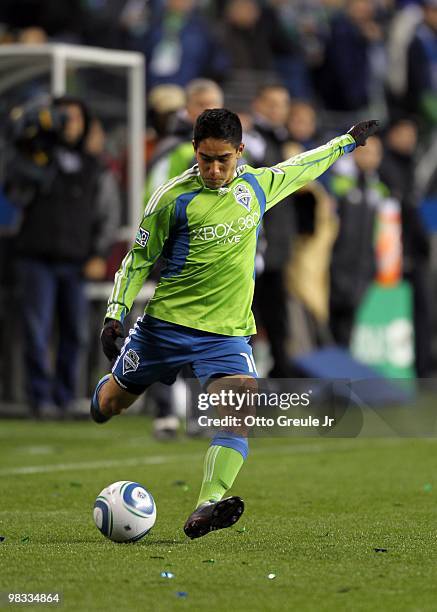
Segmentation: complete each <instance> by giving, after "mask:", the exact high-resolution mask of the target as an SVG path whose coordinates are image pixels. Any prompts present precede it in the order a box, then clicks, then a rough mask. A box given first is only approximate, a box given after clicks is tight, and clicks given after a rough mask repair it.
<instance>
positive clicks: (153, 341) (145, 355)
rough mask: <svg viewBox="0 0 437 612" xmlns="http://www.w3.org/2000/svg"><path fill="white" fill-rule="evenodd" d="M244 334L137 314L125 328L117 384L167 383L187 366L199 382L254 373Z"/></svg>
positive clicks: (131, 388)
mask: <svg viewBox="0 0 437 612" xmlns="http://www.w3.org/2000/svg"><path fill="white" fill-rule="evenodd" d="M249 340H250V337H249V336H246V337H244V336H222V335H220V334H212V333H209V332H205V331H201V330H199V329H192V328H191V327H183V326H182V325H176V324H175V323H168V322H167V321H162V320H160V319H155V318H154V317H151V316H149V315H147V314H146V315H144V316H143V317H142V318H139V319H138V320H137V322H136V323H135V325H134V327H133V328H132V329H131V330H130V331H129V336H128V337H127V338H126V340H125V342H124V345H123V347H122V349H121V352H120V355H119V356H118V358H117V360H116V362H115V364H114V367H113V368H112V373H113V376H114V378H115V380H116V382H117V383H118V384H119V385H120V387H121V388H122V389H125V390H126V391H128V392H129V393H134V394H136V395H140V394H141V393H143V391H144V390H145V389H147V387H149V386H150V385H151V384H153V383H154V382H158V381H160V382H163V383H165V384H167V385H171V384H172V383H173V382H174V381H175V380H176V376H177V374H178V372H179V370H181V368H182V367H183V366H184V365H190V366H191V368H192V370H193V372H194V375H195V376H196V378H197V379H198V380H199V382H200V384H201V385H202V386H205V385H206V384H207V383H208V381H209V379H211V378H216V377H218V376H220V375H223V376H226V375H230V374H246V375H249V376H252V377H254V378H257V377H258V373H257V371H256V366H255V361H254V358H253V354H252V347H251V346H250V344H249Z"/></svg>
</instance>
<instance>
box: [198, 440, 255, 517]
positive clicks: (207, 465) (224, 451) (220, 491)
mask: <svg viewBox="0 0 437 612" xmlns="http://www.w3.org/2000/svg"><path fill="white" fill-rule="evenodd" d="M243 463H244V459H243V457H242V455H241V453H239V452H238V451H236V450H234V449H233V448H228V447H226V446H218V445H215V446H210V447H209V448H208V450H207V452H206V455H205V461H204V464H203V481H202V488H201V489H200V494H199V499H198V501H197V506H196V507H198V506H200V504H203V503H205V502H207V501H219V500H220V499H221V498H222V497H223V495H224V494H225V493H226V491H227V490H228V489H230V488H231V487H232V485H233V483H234V480H235V478H236V476H237V474H238V472H239V471H240V469H241V466H242V465H243Z"/></svg>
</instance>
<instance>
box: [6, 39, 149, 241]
mask: <svg viewBox="0 0 437 612" xmlns="http://www.w3.org/2000/svg"><path fill="white" fill-rule="evenodd" d="M36 58H38V59H37V60H36ZM84 66H87V67H92V66H104V67H109V68H111V67H117V68H124V69H126V71H127V82H128V91H127V132H128V156H129V166H128V198H127V206H128V209H127V226H125V227H124V228H122V231H121V235H120V238H122V239H125V240H127V241H131V240H132V238H133V236H134V235H135V232H136V229H137V226H138V222H139V219H140V216H141V213H142V209H143V204H142V198H143V188H144V140H143V139H144V125H145V86H144V57H143V55H142V54H141V53H136V52H132V51H113V50H111V49H100V48H97V47H87V46H83V45H68V44H62V43H49V44H43V45H21V44H12V45H0V67H6V68H7V77H6V79H4V78H3V77H2V87H1V89H4V88H5V87H6V86H9V87H12V86H13V85H14V84H15V83H16V84H20V83H23V82H26V81H27V80H30V79H32V78H33V77H35V76H39V75H41V74H42V73H46V72H47V71H49V72H50V87H51V92H50V93H51V94H52V95H54V96H62V95H64V94H66V93H67V71H68V69H70V68H78V67H84ZM3 74H4V73H3ZM0 93H1V91H0Z"/></svg>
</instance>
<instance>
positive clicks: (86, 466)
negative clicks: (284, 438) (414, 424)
mask: <svg viewBox="0 0 437 612" xmlns="http://www.w3.org/2000/svg"><path fill="white" fill-rule="evenodd" d="M426 440H427V441H429V439H426ZM402 441H403V439H399V438H384V439H381V440H378V441H377V444H375V445H376V446H378V447H381V446H387V445H393V444H399V443H402ZM374 442H376V440H374ZM360 447H361V445H360V444H359V445H358V447H357V441H356V440H355V439H353V440H336V441H335V443H333V444H332V445H330V446H327V445H325V444H317V443H311V444H296V445H294V446H292V445H281V446H277V447H270V446H269V447H267V448H259V449H256V450H255V451H254V452H253V455H254V456H255V457H256V456H257V455H258V454H270V455H276V454H289V455H297V454H301V453H303V454H305V453H308V454H312V453H332V452H338V451H340V452H344V451H352V450H359V449H360ZM204 456H205V453H204V452H199V453H191V454H186V455H184V454H182V455H180V454H178V455H151V456H150V457H133V458H131V459H104V460H101V461H81V462H77V463H52V464H49V465H28V466H22V467H12V468H3V469H0V476H20V475H27V474H49V473H52V472H76V471H81V470H84V471H86V470H97V469H104V468H117V467H135V466H139V465H159V464H162V463H171V462H173V461H176V462H177V461H181V460H183V459H185V458H186V459H190V460H191V459H194V460H196V459H202V458H203V457H204Z"/></svg>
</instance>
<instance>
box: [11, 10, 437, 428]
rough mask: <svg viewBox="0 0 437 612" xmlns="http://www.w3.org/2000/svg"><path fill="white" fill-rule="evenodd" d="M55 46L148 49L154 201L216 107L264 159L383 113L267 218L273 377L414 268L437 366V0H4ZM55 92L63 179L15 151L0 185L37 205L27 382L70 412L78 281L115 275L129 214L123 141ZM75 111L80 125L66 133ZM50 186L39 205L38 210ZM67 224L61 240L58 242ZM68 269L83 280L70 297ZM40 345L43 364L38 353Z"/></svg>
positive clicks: (346, 340) (264, 328) (25, 257)
mask: <svg viewBox="0 0 437 612" xmlns="http://www.w3.org/2000/svg"><path fill="white" fill-rule="evenodd" d="M44 42H67V43H74V44H84V45H93V46H101V47H106V48H110V49H125V50H135V51H140V52H142V53H144V55H145V60H146V93H145V95H146V98H147V121H146V125H147V129H146V134H145V138H144V151H145V159H146V176H147V178H146V184H145V197H146V198H147V197H148V196H150V194H151V193H152V192H153V191H154V189H156V188H157V187H158V186H159V185H161V184H162V183H163V182H164V181H166V180H168V179H170V178H172V177H173V176H176V175H177V174H179V173H180V172H182V171H184V170H185V169H187V168H188V167H190V166H191V165H192V164H193V163H194V156H193V149H192V145H191V133H192V127H193V123H194V121H195V120H196V118H197V116H198V115H199V114H200V113H201V112H202V111H203V110H204V109H205V108H213V107H220V106H223V105H225V106H227V107H229V108H231V109H232V110H234V111H236V112H238V113H239V115H240V117H241V119H242V122H243V127H244V142H245V143H246V149H245V158H244V160H243V163H249V164H251V165H252V166H255V167H258V166H265V165H267V166H271V165H274V164H276V163H278V162H280V161H282V160H284V159H287V158H288V157H291V156H292V155H294V154H297V153H299V152H301V151H304V150H308V149H311V148H314V147H315V146H318V145H320V144H323V143H324V142H326V141H327V140H328V139H329V138H330V137H332V136H334V135H338V134H341V133H344V132H345V131H346V130H347V129H349V128H350V127H351V126H352V125H353V124H354V123H355V122H357V121H359V120H361V119H365V118H378V119H380V120H381V124H382V129H381V132H380V133H379V134H378V135H377V136H375V137H372V138H371V139H370V140H369V143H368V145H367V146H366V147H364V148H360V149H358V150H356V151H355V152H354V154H353V155H351V156H348V157H346V158H344V159H342V160H340V162H339V163H337V164H336V165H335V166H334V167H333V169H331V171H329V172H328V173H326V174H325V175H324V176H323V177H321V179H320V180H319V181H317V182H315V183H313V184H311V185H309V186H308V187H307V188H305V189H303V190H300V191H299V192H297V193H296V194H294V195H293V196H291V197H289V198H287V200H288V202H287V204H286V205H284V204H283V205H281V206H278V207H275V208H274V209H273V210H272V211H271V212H270V213H269V215H267V216H266V218H265V223H264V227H263V232H262V234H261V239H260V246H259V253H258V257H257V273H258V280H257V287H256V294H255V300H254V309H255V314H256V317H257V321H258V327H259V329H260V337H261V338H265V339H266V340H267V341H268V346H269V353H270V363H269V368H268V373H269V375H270V376H273V377H287V376H292V375H293V374H294V370H293V367H292V365H291V358H292V357H293V356H294V355H296V354H300V353H303V352H306V351H309V350H312V349H314V348H317V347H323V346H326V345H330V344H333V343H335V344H337V345H339V346H343V347H348V346H349V345H350V342H351V337H352V334H353V325H354V319H355V316H356V313H357V310H358V309H359V307H360V304H361V302H362V300H363V298H364V296H365V294H366V291H367V290H368V288H369V286H370V285H371V284H372V283H373V282H375V281H377V282H379V283H380V284H381V286H392V285H394V284H396V283H398V282H400V281H401V280H402V279H407V280H408V281H409V282H410V283H411V287H412V295H413V321H414V344H415V347H414V348H415V351H414V354H415V361H414V367H415V373H416V374H417V375H418V376H420V377H426V376H429V375H430V374H431V373H432V372H433V369H434V366H433V356H432V353H433V350H432V348H433V347H432V341H433V333H432V332H431V330H432V329H433V324H434V322H433V312H432V308H431V304H432V281H431V275H430V252H431V247H430V245H431V234H430V229H429V227H426V225H425V224H424V221H423V215H421V209H420V205H421V203H423V201H424V200H426V199H427V198H432V197H437V155H435V150H436V139H435V133H436V126H437V0H417V1H414V0H411V1H408V0H399V1H398V0H270V1H267V0H265V1H261V0H259V1H258V0H227V1H225V2H221V1H218V0H216V1H214V0H199V1H197V2H196V1H195V0H123V1H122V0H86V1H83V0H65V1H64V2H62V3H61V2H57V1H55V0H14V1H13V2H12V0H11V1H9V0H3V1H2V3H1V5H0V43H3V44H10V43H18V44H41V43H44ZM26 95H27V96H28V95H29V90H28V91H27V92H25V93H24V94H23V96H26ZM20 102H26V100H20ZM56 104H57V105H58V107H59V108H61V109H63V110H64V111H65V112H66V113H67V115H68V120H67V121H66V123H65V122H64V124H63V128H62V129H63V130H64V132H63V138H62V139H61V140H62V142H59V143H56V146H55V147H54V152H53V159H52V160H47V167H50V168H52V167H56V173H57V174H56V177H55V178H54V177H53V176H51V178H50V181H51V182H50V181H49V182H47V180H48V179H47V178H46V177H45V176H44V177H41V176H40V177H37V178H35V176H34V174H32V168H29V165H26V164H25V165H24V166H25V167H24V166H23V165H21V166H20V165H19V166H17V164H16V158H13V162H11V163H10V166H9V167H10V168H11V170H8V171H7V173H6V181H5V184H6V193H7V195H8V197H9V198H10V199H11V200H13V199H14V197H17V190H19V191H20V194H19V198H21V200H22V201H23V198H24V200H26V201H25V202H24V204H22V208H23V210H24V213H23V219H22V221H21V225H20V229H19V231H18V235H17V236H16V237H15V239H14V252H15V258H16V263H17V270H18V272H17V274H16V275H14V281H16V282H17V283H18V285H20V288H21V295H24V299H23V304H22V313H23V317H24V319H23V324H24V328H25V330H26V337H27V338H28V339H29V338H32V339H33V340H32V342H30V343H28V344H27V345H26V368H27V375H26V376H27V378H26V384H27V393H28V398H29V401H30V403H31V405H32V406H33V410H34V412H38V410H39V404H42V403H44V402H48V401H49V400H50V401H55V403H57V405H58V406H60V407H61V410H62V409H63V407H65V406H67V405H68V403H69V402H71V401H72V400H73V399H74V395H75V379H76V376H77V354H78V352H79V351H80V346H81V342H82V340H81V335H82V332H83V330H82V329H81V323H82V321H83V317H82V314H81V312H82V310H81V309H82V303H83V295H84V294H83V287H82V285H81V282H82V281H83V280H84V279H88V280H93V281H98V280H102V279H104V278H109V277H110V276H111V273H112V271H113V270H111V272H110V273H108V261H109V259H108V258H110V257H111V255H110V254H111V252H113V251H111V247H113V245H114V243H116V242H117V232H116V228H117V225H118V223H119V219H120V218H122V219H123V217H124V215H125V211H124V198H123V188H124V179H123V176H124V168H125V165H126V163H127V162H126V152H125V151H121V152H118V154H117V155H114V154H112V155H108V147H106V146H105V133H104V129H103V128H104V127H105V126H103V127H102V123H101V122H100V121H99V120H98V118H97V117H96V116H95V115H94V116H93V114H92V113H90V109H88V108H87V107H86V106H85V105H84V104H83V102H81V101H80V100H76V99H69V98H67V99H61V100H58V101H56ZM76 115H80V117H77V116H76ZM75 121H76V124H77V122H78V121H79V123H80V122H81V126H80V127H79V128H77V129H78V132H77V133H76V135H75V136H74V134H73V136H71V133H70V136H69V135H68V133H69V130H70V131H71V130H73V132H74V125H73V124H74V123H75ZM72 126H73V127H72ZM76 127H77V126H76ZM108 136H109V137H110V134H108ZM33 154H34V152H33ZM20 155H22V151H21V152H20ZM34 160H35V158H34ZM38 164H39V168H41V167H44V166H45V165H46V162H44V163H39V162H38ZM17 168H18V169H17ZM35 181H36V182H37V184H38V189H37V190H35V189H33V190H32V188H29V187H28V186H29V185H30V184H35ZM38 181H39V182H38ZM117 185H118V187H117ZM17 186H19V189H18V187H17ZM117 190H119V191H120V193H121V197H118V195H116V194H117ZM66 193H69V194H70V195H71V198H70V199H73V200H75V202H77V201H79V200H80V201H81V202H82V204H83V206H82V212H81V217H80V222H79V221H78V228H79V226H80V229H81V230H83V228H84V227H86V228H87V230H86V231H87V234H86V235H87V236H88V242H87V241H86V240H85V239H84V237H83V231H79V229H78V234H77V236H80V237H81V239H80V240H79V239H78V238H77V237H76V238H75V237H74V232H73V231H72V230H71V226H70V223H71V216H70V217H69V216H68V215H70V213H69V212H68V210H69V209H71V208H72V207H75V206H77V203H75V202H70V200H69V199H68V198H67V200H68V201H66V199H65V194H66ZM38 198H39V199H40V200H41V201H44V202H45V204H44V206H42V205H41V202H40V203H39V205H38V213H34V214H29V213H30V212H31V211H32V210H36V207H35V206H33V205H34V202H35V201H36V200H37V199H38ZM55 201H62V202H63V203H64V206H63V208H61V207H59V210H58V212H59V217H58V219H57V220H56V219H55V216H54V215H52V214H51V213H50V207H51V206H54V202H55ZM44 215H45V216H44ZM387 228H388V229H387ZM384 229H385V233H384ZM62 231H65V232H66V234H65V235H66V238H62V239H59V240H54V239H51V238H53V236H62ZM45 235H46V236H47V239H46V240H44V236H45ZM50 237H51V238H50ZM60 245H63V246H62V247H61V246H60ZM96 245H97V246H96ZM9 248H10V245H8V249H9ZM63 248H64V249H67V251H65V250H64V251H63V250H62V249H63ZM121 254H122V253H120V254H119V255H121ZM102 262H106V263H105V265H103V263H102ZM8 269H9V268H8ZM69 274H72V275H73V276H72V278H73V277H74V278H75V279H76V281H77V286H76V292H75V293H74V295H73V297H72V296H71V295H70V294H69V293H68V292H69V291H72V286H74V284H73V285H72V282H71V279H70V280H68V278H67V277H68V275H69ZM155 278H156V277H155ZM66 279H67V280H66ZM44 283H46V284H44ZM18 293H19V294H20V292H18ZM29 294H32V296H34V298H35V299H33V300H29ZM50 296H51V297H50ZM37 305H39V310H40V312H38V307H37ZM55 315H56V318H57V319H59V321H60V323H61V325H59V330H60V331H59V334H60V336H59V342H58V353H57V354H58V357H57V359H55V360H54V361H55V364H56V365H55V370H54V372H55V373H54V372H53V369H52V371H50V367H51V366H50V365H49V356H48V352H49V348H48V347H49V344H50V340H51V334H52V330H51V327H52V323H53V319H54V318H55ZM0 317H1V318H2V319H3V320H4V319H5V318H6V317H5V315H4V312H0ZM62 324H63V325H62ZM41 354H43V355H47V359H46V360H45V361H44V359H43V360H41V359H39V358H38V359H36V358H35V356H36V355H41ZM67 354H68V356H69V358H68V360H66V359H65V355H67ZM72 356H73V357H72ZM2 361H3V364H2V365H3V369H5V362H6V359H3V360H2ZM52 361H53V359H52ZM53 379H54V380H55V381H56V384H55V387H53V386H52V387H50V385H52V381H53ZM44 385H45V386H44ZM43 387H44V388H43ZM49 387H50V388H51V389H53V388H54V389H55V391H54V394H53V391H50V390H49ZM156 396H157V399H156V404H157V405H158V411H160V412H159V416H160V418H161V417H162V418H164V419H165V418H166V417H167V416H168V414H169V410H168V405H169V403H171V402H170V400H169V398H168V396H167V395H166V393H165V392H162V390H161V391H158V392H157V394H156ZM168 423H169V422H168V421H167V424H168ZM169 427H170V426H169Z"/></svg>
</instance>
